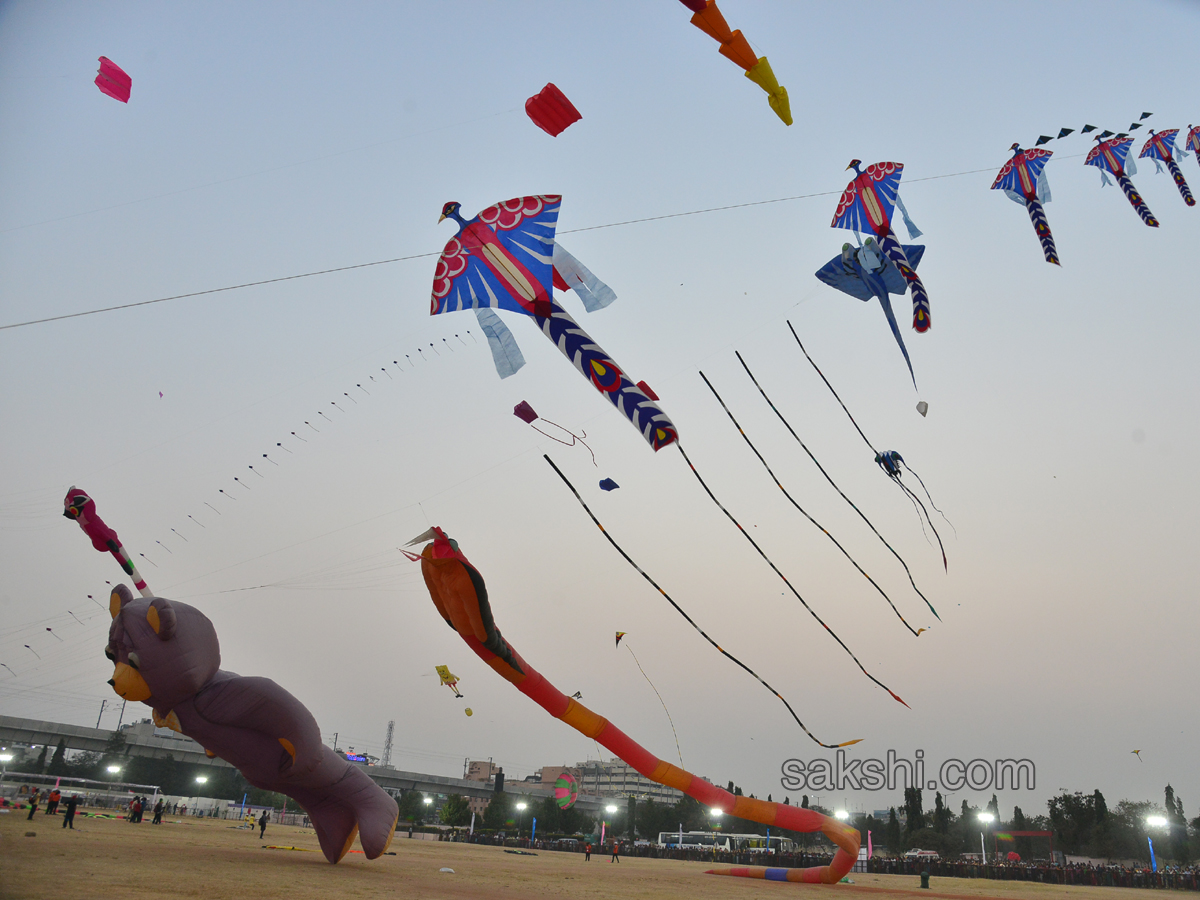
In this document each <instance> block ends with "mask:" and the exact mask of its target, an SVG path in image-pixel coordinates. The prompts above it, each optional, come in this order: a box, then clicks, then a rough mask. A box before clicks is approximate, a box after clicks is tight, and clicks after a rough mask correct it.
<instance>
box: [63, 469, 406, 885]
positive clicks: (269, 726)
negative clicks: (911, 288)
mask: <svg viewBox="0 0 1200 900" xmlns="http://www.w3.org/2000/svg"><path fill="white" fill-rule="evenodd" d="M80 498H82V500H83V501H84V502H80ZM73 503H74V504H77V506H78V509H79V510H80V512H78V513H71V512H68V515H74V516H75V518H77V519H79V520H80V524H81V525H83V527H84V531H85V532H87V533H88V535H89V537H92V544H93V546H95V547H97V549H100V550H109V551H110V552H112V553H113V555H114V556H117V558H118V560H121V556H119V555H118V554H117V552H116V551H114V550H111V548H110V547H109V545H108V543H109V542H108V540H105V542H104V543H103V544H101V543H99V542H98V540H97V536H99V537H100V538H103V536H104V533H105V532H108V533H110V534H111V533H112V532H111V529H107V527H106V526H105V525H104V524H103V522H101V520H100V519H99V517H97V516H96V515H95V507H94V504H92V503H91V500H90V499H88V498H87V495H86V494H84V493H83V491H80V490H79V489H77V488H72V489H71V492H70V493H68V494H67V506H68V510H70V509H71V508H72V504H73ZM89 504H91V505H90V506H89ZM85 519H86V524H85ZM89 529H91V530H89ZM93 533H94V534H95V535H96V536H94V534H93ZM111 542H112V543H116V544H117V545H118V546H119V543H118V542H117V541H116V535H115V534H113V535H112V538H111ZM122 567H124V562H122ZM109 612H110V613H111V615H112V624H111V625H110V626H109V630H108V645H107V646H106V647H105V648H104V655H105V656H107V657H108V658H109V659H110V660H111V661H112V662H113V664H114V666H115V668H114V671H113V676H112V678H111V679H110V680H109V682H108V683H109V684H111V685H112V687H113V690H114V691H116V693H117V695H118V696H120V697H121V698H122V699H123V700H126V701H130V700H132V701H135V702H138V701H140V702H142V703H145V704H146V705H147V706H149V707H151V708H152V715H153V719H154V723H155V724H156V725H157V726H159V727H161V728H170V729H172V730H173V731H177V732H179V733H180V734H185V735H187V736H188V737H190V738H192V739H193V740H195V741H197V742H198V743H199V744H200V745H201V746H202V747H204V750H205V752H206V753H207V754H208V755H209V757H220V758H221V759H223V760H225V761H226V762H227V763H229V764H230V765H232V766H233V767H234V768H236V769H237V770H238V771H240V772H241V773H242V775H243V776H245V778H246V780H247V781H249V782H250V783H251V784H252V785H254V786H255V787H257V788H261V789H262V790H267V791H277V792H279V793H281V794H286V795H287V796H289V797H291V798H292V799H293V800H295V801H296V802H297V803H298V804H299V805H300V806H301V807H303V809H304V811H305V812H306V813H308V817H309V819H310V820H311V821H312V823H313V829H314V830H315V831H316V833H317V840H318V841H319V842H320V845H321V850H322V852H323V853H324V854H325V858H326V859H328V860H329V861H330V862H331V863H336V862H338V861H339V860H340V859H341V858H342V857H343V856H345V855H346V853H347V852H348V851H349V850H350V846H351V844H353V843H354V838H355V837H358V838H359V840H360V842H361V843H362V847H363V851H364V852H365V853H366V855H367V857H368V858H370V859H375V858H376V857H378V856H381V855H382V854H383V853H384V852H385V851H386V850H387V848H388V845H389V844H390V843H391V840H392V832H393V831H394V830H395V827H396V820H397V818H398V817H399V808H398V807H397V805H396V801H395V800H393V799H392V798H391V797H389V796H388V795H387V794H386V793H385V792H384V791H383V789H382V788H381V787H379V785H377V784H376V783H375V782H374V781H372V780H371V779H370V778H368V777H367V776H366V774H365V773H364V772H363V771H362V770H361V769H359V768H358V767H357V766H354V765H352V764H351V763H349V762H347V761H346V760H345V759H343V758H342V757H340V756H338V755H337V754H336V753H334V752H333V750H331V749H330V748H329V747H326V746H325V744H324V743H322V741H321V729H320V728H319V727H318V726H317V721H316V719H314V718H313V716H312V713H310V712H309V711H308V710H307V709H306V708H305V707H304V704H302V703H301V702H300V701H299V700H297V699H296V698H295V697H293V696H292V695H291V694H289V693H288V692H287V691H285V690H284V689H283V688H281V687H280V686H279V685H277V684H276V683H275V682H274V681H271V680H270V679H269V678H257V677H242V676H240V675H237V674H235V673H233V672H226V671H223V670H222V669H221V648H220V644H219V643H218V641H217V632H216V629H214V628H213V625H212V622H210V621H209V620H208V618H207V617H206V616H205V615H204V614H203V613H202V612H200V610H198V609H196V608H194V607H191V606H188V605H187V604H184V603H172V602H171V601H170V600H167V599H165V598H163V597H155V596H153V595H152V594H150V593H149V592H148V591H144V592H143V596H142V597H139V598H137V599H134V597H133V594H132V592H131V591H130V590H129V588H127V587H126V586H125V585H123V584H119V585H117V586H116V588H114V589H113V591H112V595H111V597H110V599H109Z"/></svg>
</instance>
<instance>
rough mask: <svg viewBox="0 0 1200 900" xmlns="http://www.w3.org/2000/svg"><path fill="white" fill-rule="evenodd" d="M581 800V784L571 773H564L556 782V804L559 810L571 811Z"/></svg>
mask: <svg viewBox="0 0 1200 900" xmlns="http://www.w3.org/2000/svg"><path fill="white" fill-rule="evenodd" d="M578 799H579V782H577V781H576V780H575V776H574V775H572V774H571V773H570V772H563V773H562V774H561V775H559V776H558V778H556V779H555V780H554V802H555V803H556V804H557V805H558V808H559V809H570V808H571V807H572V806H574V805H575V801H576V800H578Z"/></svg>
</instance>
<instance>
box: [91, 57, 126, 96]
mask: <svg viewBox="0 0 1200 900" xmlns="http://www.w3.org/2000/svg"><path fill="white" fill-rule="evenodd" d="M96 87H98V88H100V90H101V91H102V92H103V93H105V94H108V96H110V97H112V98H113V99H114V100H120V101H121V102H122V103H128V102H129V91H130V89H131V88H132V87H133V79H132V78H130V77H129V76H128V75H126V74H125V70H124V69H122V68H121V67H120V66H118V65H117V64H116V63H115V62H113V61H112V60H111V59H109V58H108V57H107V56H102V57H100V71H99V73H98V74H97V75H96Z"/></svg>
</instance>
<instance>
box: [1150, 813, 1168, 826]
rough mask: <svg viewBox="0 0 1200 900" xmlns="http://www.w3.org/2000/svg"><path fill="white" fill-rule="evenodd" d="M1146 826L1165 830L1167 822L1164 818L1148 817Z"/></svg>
mask: <svg viewBox="0 0 1200 900" xmlns="http://www.w3.org/2000/svg"><path fill="white" fill-rule="evenodd" d="M1146 824H1147V825H1149V826H1150V827H1152V828H1164V827H1166V824H1167V820H1166V818H1164V817H1163V816H1147V817H1146Z"/></svg>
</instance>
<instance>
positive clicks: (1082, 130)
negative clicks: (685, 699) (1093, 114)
mask: <svg viewBox="0 0 1200 900" xmlns="http://www.w3.org/2000/svg"><path fill="white" fill-rule="evenodd" d="M1095 130H1096V126H1095V125H1084V126H1083V127H1082V128H1080V129H1079V133H1080V134H1089V133H1091V132H1093V131H1095Z"/></svg>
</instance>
